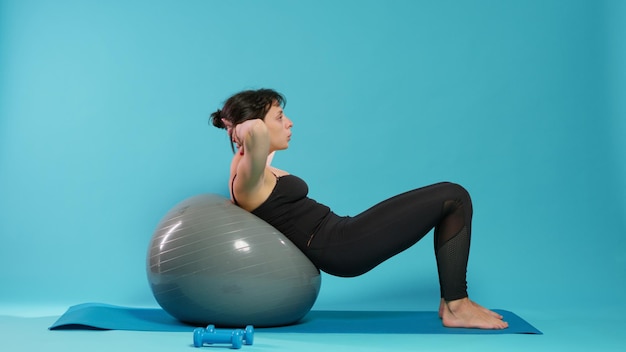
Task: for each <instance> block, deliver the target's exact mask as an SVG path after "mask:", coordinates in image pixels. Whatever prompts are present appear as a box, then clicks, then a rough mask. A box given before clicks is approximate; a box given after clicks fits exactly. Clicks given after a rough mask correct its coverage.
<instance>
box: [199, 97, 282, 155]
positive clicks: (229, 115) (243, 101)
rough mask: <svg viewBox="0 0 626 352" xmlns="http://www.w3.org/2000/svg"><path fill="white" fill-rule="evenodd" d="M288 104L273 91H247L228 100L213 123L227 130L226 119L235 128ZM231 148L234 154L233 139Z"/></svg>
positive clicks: (212, 117) (213, 116) (213, 114)
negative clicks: (276, 107) (271, 109)
mask: <svg viewBox="0 0 626 352" xmlns="http://www.w3.org/2000/svg"><path fill="white" fill-rule="evenodd" d="M286 104H287V100H286V99H285V97H284V96H283V95H282V94H280V93H278V92H276V91H275V90H273V89H266V88H263V89H257V90H245V91H242V92H239V93H237V94H235V95H233V96H231V97H230V98H228V100H226V102H225V103H224V107H222V109H217V111H215V112H214V113H212V114H211V122H212V123H213V126H215V127H217V128H224V129H225V128H226V125H225V124H224V122H223V121H222V119H224V120H227V121H230V123H232V125H233V128H234V127H235V126H237V125H238V124H240V123H242V122H245V121H248V120H253V119H264V118H265V114H267V112H268V111H269V110H270V108H271V107H272V105H278V106H281V107H285V105H286ZM230 147H231V148H232V149H233V152H234V151H235V148H234V146H233V142H232V138H231V142H230Z"/></svg>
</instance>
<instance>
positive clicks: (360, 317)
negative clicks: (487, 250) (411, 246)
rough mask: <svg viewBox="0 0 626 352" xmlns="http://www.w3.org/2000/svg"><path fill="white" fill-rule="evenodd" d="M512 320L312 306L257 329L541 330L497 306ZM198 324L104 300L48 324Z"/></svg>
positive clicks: (165, 327) (186, 328)
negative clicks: (475, 325)
mask: <svg viewBox="0 0 626 352" xmlns="http://www.w3.org/2000/svg"><path fill="white" fill-rule="evenodd" d="M495 311H496V312H498V313H500V314H502V316H504V320H506V321H507V322H508V323H509V328H508V329H504V330H481V329H463V328H446V327H443V326H442V325H441V320H440V319H439V316H438V314H437V312H418V311H401V312H399V311H391V312H389V311H316V310H314V311H310V312H309V313H308V314H307V315H306V316H305V317H304V318H303V319H302V320H301V321H300V322H299V323H297V324H294V325H289V326H282V327H274V328H256V327H255V330H256V331H258V332H280V333H340V334H353V333H358V334H542V332H541V331H539V330H537V329H536V328H535V327H533V326H532V325H530V324H529V323H528V322H526V321H525V320H524V319H522V318H520V317H519V316H517V315H515V314H514V313H512V312H509V311H506V310H499V309H496V310H495ZM196 327H197V326H192V325H187V324H184V323H182V322H180V321H178V320H176V319H175V318H173V317H172V316H170V315H169V314H167V313H166V312H165V311H164V310H162V309H160V308H129V307H120V306H113V305H108V304H101V303H85V304H80V305H76V306H73V307H70V308H69V309H68V310H67V312H65V313H64V314H63V315H62V316H61V317H60V318H59V319H58V320H57V321H56V322H55V323H54V324H53V325H52V326H51V327H50V330H72V329H76V330H78V329H80V330H86V329H88V330H135V331H173V332H177V331H180V332H191V331H193V329H194V328H196Z"/></svg>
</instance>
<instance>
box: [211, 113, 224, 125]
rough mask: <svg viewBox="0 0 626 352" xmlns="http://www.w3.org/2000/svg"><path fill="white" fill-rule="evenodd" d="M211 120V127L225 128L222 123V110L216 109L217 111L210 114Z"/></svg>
mask: <svg viewBox="0 0 626 352" xmlns="http://www.w3.org/2000/svg"><path fill="white" fill-rule="evenodd" d="M211 120H212V122H213V126H215V127H217V128H224V129H225V128H226V125H224V121H222V110H220V109H217V111H215V112H214V113H212V114H211Z"/></svg>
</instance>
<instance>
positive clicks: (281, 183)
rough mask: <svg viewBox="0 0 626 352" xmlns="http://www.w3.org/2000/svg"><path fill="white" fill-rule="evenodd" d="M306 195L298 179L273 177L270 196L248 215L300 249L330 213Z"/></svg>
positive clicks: (304, 185)
mask: <svg viewBox="0 0 626 352" xmlns="http://www.w3.org/2000/svg"><path fill="white" fill-rule="evenodd" d="M308 193H309V187H308V186H307V184H306V182H304V180H302V179H301V178H299V177H297V176H294V175H285V176H280V177H276V186H274V189H273V190H272V193H270V196H269V197H268V198H267V200H265V202H263V203H262V204H261V205H259V207H257V208H256V209H254V210H253V211H251V213H252V214H254V215H256V216H258V217H259V218H261V219H263V220H265V221H266V222H267V223H269V224H270V225H272V226H274V227H275V228H276V229H277V230H278V231H280V232H281V233H282V234H283V235H285V236H287V238H289V239H291V240H292V241H293V242H295V243H296V244H297V245H301V244H303V241H304V243H306V241H308V240H309V238H310V237H311V235H313V233H315V230H316V229H317V228H318V226H319V225H320V224H321V223H322V221H323V220H324V218H326V216H328V215H329V214H330V213H331V211H330V208H328V207H327V206H325V205H323V204H320V203H318V202H316V201H314V200H313V199H311V198H309V197H307V195H308ZM233 199H234V195H233ZM235 204H236V200H235Z"/></svg>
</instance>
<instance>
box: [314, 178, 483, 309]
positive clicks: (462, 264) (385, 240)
mask: <svg viewBox="0 0 626 352" xmlns="http://www.w3.org/2000/svg"><path fill="white" fill-rule="evenodd" d="M471 223H472V202H471V199H470V196H469V194H468V192H467V191H466V190H465V189H464V188H463V187H461V186H459V185H457V184H454V183H448V182H444V183H438V184H434V185H431V186H427V187H423V188H419V189H415V190H412V191H409V192H406V193H403V194H400V195H397V196H395V197H393V198H390V199H387V200H385V201H383V202H381V203H379V204H377V205H375V206H373V207H371V208H370V209H368V210H366V211H364V212H362V213H361V214H359V215H356V216H354V217H350V216H347V217H339V216H336V215H334V214H331V216H329V217H328V218H327V219H326V220H325V221H324V222H323V224H322V225H321V226H320V228H319V229H318V230H316V231H315V234H314V236H313V237H312V238H311V240H310V241H309V243H308V245H307V247H306V248H305V249H304V252H305V254H306V255H307V256H308V257H309V258H310V259H311V261H312V262H313V263H314V264H315V265H316V266H317V267H318V268H320V269H321V270H322V271H324V272H327V273H329V274H331V275H336V276H344V277H351V276H357V275H361V274H363V273H366V272H367V271H369V270H371V269H373V268H374V267H376V266H377V265H378V264H380V263H382V262H383V261H385V260H387V259H389V258H391V257H392V256H394V255H396V254H398V253H400V252H402V251H404V250H405V249H407V248H409V247H411V246H412V245H413V244H415V243H416V242H417V241H419V240H420V239H422V238H423V237H424V236H425V235H426V234H427V233H428V232H429V231H430V230H431V229H433V228H434V229H435V231H434V242H435V257H436V259H437V269H438V272H439V283H440V287H441V297H442V298H444V299H445V300H446V301H451V300H455V299H460V298H464V297H467V282H466V273H467V260H468V256H469V248H470V237H471Z"/></svg>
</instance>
